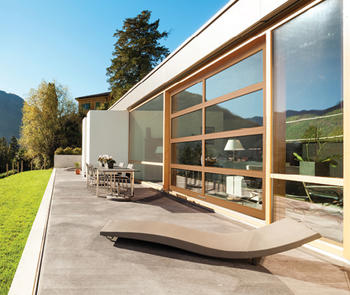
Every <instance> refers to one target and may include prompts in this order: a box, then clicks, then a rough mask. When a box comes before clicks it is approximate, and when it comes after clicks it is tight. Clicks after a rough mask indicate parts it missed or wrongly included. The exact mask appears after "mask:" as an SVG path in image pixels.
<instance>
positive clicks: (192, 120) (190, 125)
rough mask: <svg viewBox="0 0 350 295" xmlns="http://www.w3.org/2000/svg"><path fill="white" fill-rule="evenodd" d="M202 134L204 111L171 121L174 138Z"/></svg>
mask: <svg viewBox="0 0 350 295" xmlns="http://www.w3.org/2000/svg"><path fill="white" fill-rule="evenodd" d="M199 134H202V110H198V111H195V112H191V113H189V114H186V115H183V116H180V117H176V118H174V119H172V120H171V136H172V138H176V137H183V136H192V135H199Z"/></svg>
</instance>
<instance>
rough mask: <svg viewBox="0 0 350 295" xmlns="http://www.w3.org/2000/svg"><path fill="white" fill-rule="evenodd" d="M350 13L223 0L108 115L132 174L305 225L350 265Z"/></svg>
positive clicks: (323, 4) (225, 205) (330, 7)
mask: <svg viewBox="0 0 350 295" xmlns="http://www.w3.org/2000/svg"><path fill="white" fill-rule="evenodd" d="M349 18H350V3H349V1H345V0H344V1H342V0H324V1H321V0H316V1H295V0H294V1H286V0H284V1H283V0H278V1H273V0H241V1H230V2H229V3H228V4H227V5H226V6H225V7H223V8H222V9H221V10H220V11H219V12H218V13H217V14H216V15H215V16H214V17H213V18H212V19H210V20H209V21H208V22H207V23H206V24H205V25H204V26H203V27H202V28H200V29H199V30H198V31H197V32H196V33H195V34H194V35H192V36H191V37H190V38H189V39H187V40H186V41H185V42H184V43H183V44H182V45H181V46H180V47H179V48H178V49H176V50H175V51H174V52H173V53H172V54H170V55H169V56H168V57H167V58H166V59H165V60H164V61H163V62H162V63H161V64H160V65H158V66H157V67H156V68H155V69H154V70H153V71H152V72H150V73H149V74H148V75H147V76H146V77H145V78H144V79H143V80H142V81H141V82H140V83H138V84H136V85H135V86H134V87H133V88H132V89H131V90H130V91H129V92H127V93H126V94H125V95H124V96H123V97H122V98H121V99H120V100H119V101H117V102H116V103H115V104H114V105H113V106H112V107H111V108H110V109H109V111H108V112H112V111H115V114H116V116H117V115H118V112H117V111H123V112H125V111H128V113H129V116H128V117H129V118H128V122H125V124H124V125H125V126H128V127H127V128H128V133H129V138H128V141H127V142H124V143H120V144H125V145H127V146H128V150H129V153H128V161H129V162H131V163H134V166H135V167H136V169H137V170H138V173H137V178H138V179H140V180H143V181H147V182H152V183H153V184H154V185H158V186H159V187H160V188H162V189H164V190H165V191H168V192H169V193H171V194H174V195H176V196H179V197H183V198H187V199H190V200H192V201H196V202H198V203H201V204H203V205H206V206H209V207H212V208H213V209H214V210H216V211H218V212H222V213H224V214H227V215H230V216H233V217H235V218H237V219H239V220H241V221H243V222H248V223H250V224H253V225H256V226H260V225H263V224H266V223H271V222H274V221H275V220H278V219H281V218H284V217H290V218H294V219H297V220H302V221H304V222H305V223H306V224H308V225H309V226H310V227H311V228H313V229H315V230H316V231H318V232H320V233H321V234H322V236H323V238H322V239H320V240H318V241H315V242H313V243H311V245H310V247H313V248H314V249H317V250H318V251H325V252H327V253H328V254H331V255H336V256H337V257H340V258H341V259H348V260H350V196H349V193H350V154H349V151H350V129H349V128H350V122H349V121H350V85H349V83H346V81H348V80H349V71H350V57H349V52H350V43H349V38H350V19H349ZM90 124H93V122H90ZM115 128H120V125H119V126H118V127H116V126H110V129H108V131H107V130H106V131H105V132H109V133H110V132H113V130H114V129H115ZM346 151H348V152H346ZM101 153H103V151H101Z"/></svg>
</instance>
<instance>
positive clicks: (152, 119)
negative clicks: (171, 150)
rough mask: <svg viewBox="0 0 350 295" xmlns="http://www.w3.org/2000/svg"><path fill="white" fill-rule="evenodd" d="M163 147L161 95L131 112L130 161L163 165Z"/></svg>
mask: <svg viewBox="0 0 350 295" xmlns="http://www.w3.org/2000/svg"><path fill="white" fill-rule="evenodd" d="M119 128H120V127H119ZM162 147H163V95H162V94H161V95H159V96H157V97H156V98H154V99H152V100H151V101H149V102H148V103H146V104H144V105H142V106H141V107H139V108H137V109H136V110H134V111H132V112H130V159H131V160H137V161H149V162H160V163H161V162H162V161H163V149H162Z"/></svg>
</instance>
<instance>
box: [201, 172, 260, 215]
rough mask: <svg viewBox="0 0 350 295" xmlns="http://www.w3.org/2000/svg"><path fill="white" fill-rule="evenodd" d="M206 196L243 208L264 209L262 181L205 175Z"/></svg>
mask: <svg viewBox="0 0 350 295" xmlns="http://www.w3.org/2000/svg"><path fill="white" fill-rule="evenodd" d="M205 194H206V195H210V196H213V197H217V198H220V199H224V200H226V201H230V202H233V203H237V204H241V205H243V206H248V207H253V208H257V209H261V208H262V179H261V178H254V177H246V176H238V175H223V174H214V173H205Z"/></svg>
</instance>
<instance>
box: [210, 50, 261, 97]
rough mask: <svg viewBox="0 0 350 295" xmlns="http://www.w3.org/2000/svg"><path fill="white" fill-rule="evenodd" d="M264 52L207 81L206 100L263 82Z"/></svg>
mask: <svg viewBox="0 0 350 295" xmlns="http://www.w3.org/2000/svg"><path fill="white" fill-rule="evenodd" d="M263 73H264V72H263V52H262V50H261V51H259V52H257V53H255V54H253V55H252V56H249V57H247V58H246V59H244V60H242V61H240V62H239V63H236V64H234V65H233V66H231V67H229V68H227V69H225V70H223V71H221V72H219V73H218V74H216V75H214V76H212V77H210V78H208V79H207V80H206V85H205V88H206V97H205V98H206V100H211V99H213V98H216V97H219V96H222V95H225V94H227V93H230V92H233V91H235V90H238V89H241V88H243V87H246V86H249V85H252V84H255V83H259V82H262V81H263V79H264V74H263Z"/></svg>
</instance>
